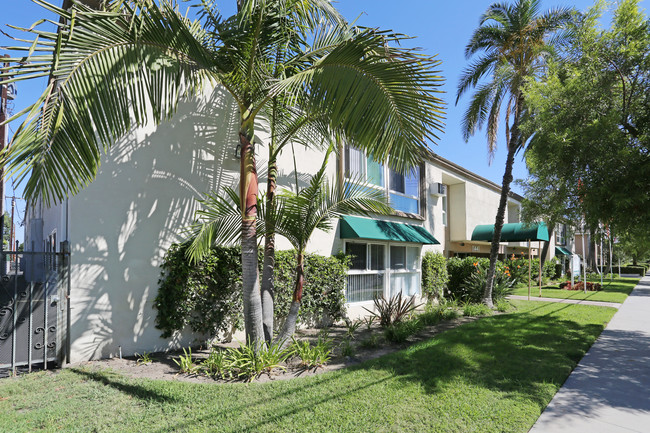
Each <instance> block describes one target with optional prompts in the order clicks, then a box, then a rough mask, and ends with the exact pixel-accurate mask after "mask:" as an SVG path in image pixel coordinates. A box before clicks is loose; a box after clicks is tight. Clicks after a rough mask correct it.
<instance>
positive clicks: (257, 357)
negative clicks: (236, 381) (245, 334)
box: [226, 344, 290, 381]
mask: <svg viewBox="0 0 650 433" xmlns="http://www.w3.org/2000/svg"><path fill="white" fill-rule="evenodd" d="M289 355H290V352H289V350H288V349H284V348H282V344H272V345H270V346H268V347H267V346H263V347H261V348H260V349H259V350H258V351H257V353H256V352H255V350H254V347H253V345H252V344H242V345H241V346H239V347H237V348H230V349H228V350H227V353H226V359H227V361H226V363H227V368H228V370H229V371H230V374H231V375H232V376H236V377H238V378H242V379H244V380H246V381H251V380H253V379H255V378H256V377H258V376H259V375H261V374H262V373H270V372H271V370H273V369H274V368H281V369H283V370H284V369H285V367H283V366H282V365H281V363H283V362H284V361H286V359H287V358H288V357H289Z"/></svg>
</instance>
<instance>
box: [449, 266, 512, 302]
mask: <svg viewBox="0 0 650 433" xmlns="http://www.w3.org/2000/svg"><path fill="white" fill-rule="evenodd" d="M473 267H474V271H473V272H472V273H470V274H469V275H468V276H467V277H466V278H465V280H464V281H463V283H462V284H461V287H460V289H459V290H458V294H457V296H458V298H457V299H458V300H459V301H461V302H469V303H475V304H478V303H481V302H482V300H483V294H484V293H485V286H486V285H487V268H484V267H482V266H481V265H480V264H479V263H478V262H474V264H473ZM513 284H514V280H513V279H512V278H511V274H510V271H509V268H508V267H505V268H504V269H503V270H499V269H498V268H497V272H496V274H495V275H494V286H493V287H492V299H493V300H494V301H498V300H500V299H503V298H505V297H506V296H507V295H508V294H509V293H510V292H511V291H512V286H513Z"/></svg>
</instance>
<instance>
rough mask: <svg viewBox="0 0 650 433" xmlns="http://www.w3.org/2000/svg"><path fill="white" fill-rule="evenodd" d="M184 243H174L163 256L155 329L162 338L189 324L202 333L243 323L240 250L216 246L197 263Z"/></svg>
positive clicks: (214, 331) (155, 305) (227, 330)
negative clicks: (187, 254)
mask: <svg viewBox="0 0 650 433" xmlns="http://www.w3.org/2000/svg"><path fill="white" fill-rule="evenodd" d="M186 249H187V247H186V246H185V245H176V244H175V245H172V246H171V247H170V248H169V250H168V251H167V254H165V257H164V259H163V263H162V265H161V269H162V272H161V277H160V279H159V280H158V284H159V289H158V294H157V295H156V298H155V299H154V308H156V310H157V311H158V313H157V316H156V328H158V329H160V330H162V331H163V332H162V336H163V338H169V337H171V336H172V335H173V334H174V332H176V331H180V330H182V329H183V328H184V327H185V326H186V325H189V327H190V328H191V329H192V331H194V332H196V333H198V334H202V335H216V334H217V333H218V332H226V333H227V332H229V331H230V330H231V329H232V328H240V327H241V325H242V318H243V316H242V311H243V309H242V298H241V250H240V249H239V248H238V247H228V248H226V247H220V248H213V250H212V253H211V254H209V255H208V256H207V257H205V259H203V260H202V261H201V262H200V263H198V264H196V265H191V264H190V263H189V262H188V261H187V259H186V258H185V251H186Z"/></svg>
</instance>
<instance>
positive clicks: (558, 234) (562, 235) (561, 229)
mask: <svg viewBox="0 0 650 433" xmlns="http://www.w3.org/2000/svg"><path fill="white" fill-rule="evenodd" d="M555 243H556V244H557V245H566V225H565V224H558V226H557V229H556V230H555Z"/></svg>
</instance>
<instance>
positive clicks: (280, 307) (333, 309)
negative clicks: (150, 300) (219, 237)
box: [154, 245, 348, 338]
mask: <svg viewBox="0 0 650 433" xmlns="http://www.w3.org/2000/svg"><path fill="white" fill-rule="evenodd" d="M186 249H187V246H186V245H172V246H171V247H170V248H169V250H168V251H167V254H166V255H165V257H164V259H163V263H162V265H161V269H162V272H161V277H160V279H159V281H158V282H159V285H160V287H159V290H158V294H157V295H156V298H155V300H154V307H155V308H156V309H157V315H156V327H157V328H158V329H160V330H162V336H163V337H164V338H169V337H171V336H172V335H173V334H174V332H177V331H180V330H182V329H183V328H184V327H185V326H186V325H187V326H189V327H190V329H191V330H192V331H193V332H195V333H197V334H201V335H209V336H214V335H217V334H218V333H219V332H223V333H226V334H228V333H230V332H231V331H232V330H234V329H241V327H242V325H243V306H242V297H241V293H242V291H241V249H240V248H239V247H214V248H212V250H211V252H210V254H208V255H207V256H206V257H205V258H204V259H203V260H202V261H201V262H200V263H198V264H195V265H190V264H189V263H188V261H187V259H186V258H185V251H186ZM260 256H261V252H260ZM261 264H262V261H261V260H260V266H261ZM295 268H296V258H295V252H294V251H278V252H276V264H275V270H274V276H275V291H276V293H275V309H274V312H275V315H276V317H283V316H285V315H286V314H287V312H288V311H289V305H290V303H291V297H292V295H293V287H294V283H295ZM347 268H348V261H347V259H346V258H345V257H342V258H337V257H324V256H319V255H316V254H307V255H306V256H305V285H304V288H303V298H302V305H301V307H300V314H299V317H298V320H299V322H302V323H307V324H309V325H316V324H319V323H321V321H322V320H323V318H324V317H327V318H329V320H338V319H341V318H342V317H343V316H344V315H345V277H346V273H347Z"/></svg>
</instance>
